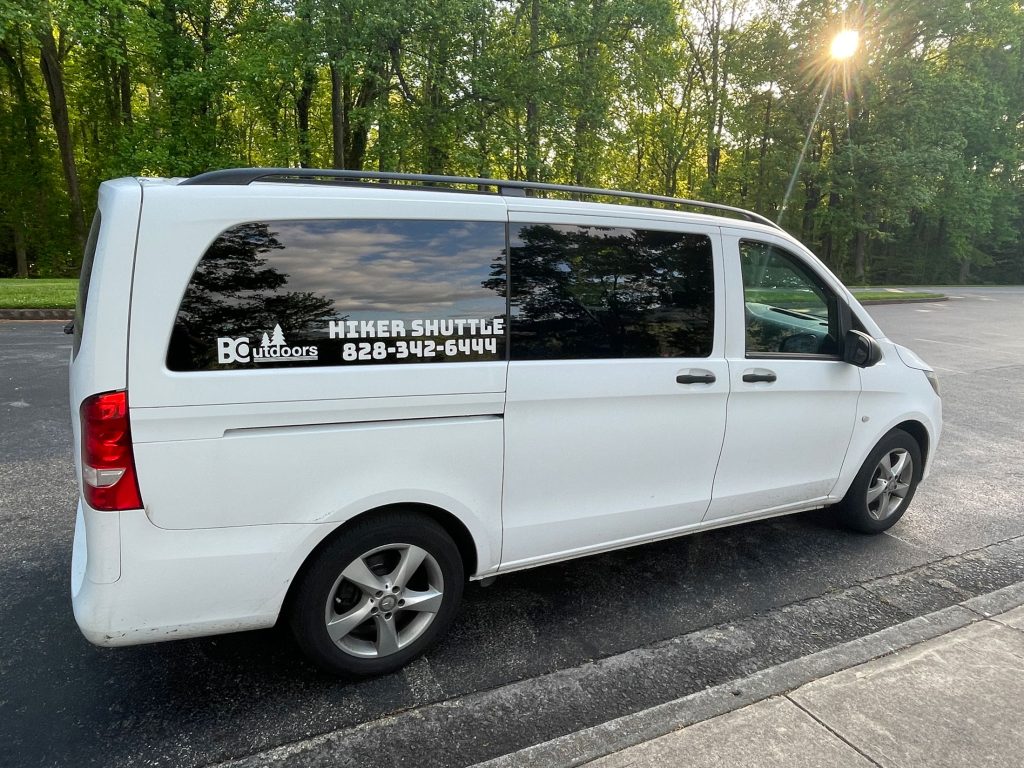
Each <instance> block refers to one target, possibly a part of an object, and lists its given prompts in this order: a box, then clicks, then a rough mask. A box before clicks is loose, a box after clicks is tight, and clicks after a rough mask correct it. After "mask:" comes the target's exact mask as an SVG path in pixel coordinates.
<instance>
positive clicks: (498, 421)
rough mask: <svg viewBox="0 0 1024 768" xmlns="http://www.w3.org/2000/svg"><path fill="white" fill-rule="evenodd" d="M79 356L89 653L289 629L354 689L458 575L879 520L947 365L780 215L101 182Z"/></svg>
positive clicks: (456, 194) (912, 459) (486, 192)
mask: <svg viewBox="0 0 1024 768" xmlns="http://www.w3.org/2000/svg"><path fill="white" fill-rule="evenodd" d="M467 187H468V189H467ZM528 193H529V194H528ZM543 195H546V197H545V196H543ZM566 195H568V196H571V197H573V198H576V199H564V198H565V196H566ZM559 196H561V197H559ZM582 198H587V199H588V200H590V201H589V202H587V201H583V200H582ZM618 198H622V199H624V200H625V201H626V203H627V204H616V203H613V202H609V201H611V200H615V199H618ZM600 201H604V202H600ZM680 208H685V209H691V210H692V209H697V210H699V211H703V213H687V212H681V211H680V210H678V209H680ZM713 214H714V215H713ZM73 350H74V351H73V355H72V359H71V407H72V412H73V414H74V437H75V452H76V459H77V460H78V461H77V464H78V467H79V487H80V491H81V498H80V501H79V505H78V517H77V524H76V528H75V542H74V558H73V563H72V596H73V603H74V611H75V618H76V620H77V622H78V625H79V626H80V627H81V630H82V632H83V633H84V634H85V636H86V637H87V638H88V639H89V640H90V641H92V642H93V643H96V644H99V645H106V646H120V645H129V644H134V643H146V642H153V641H157V640H168V639H172V638H185V637H194V636H198V635H210V634H215V633H222V632H234V631H237V630H249V629H257V628H261V627H270V626H272V625H274V624H276V623H277V622H278V621H285V622H287V623H288V624H289V625H290V627H291V628H292V630H293V631H294V634H295V637H296V639H297V642H298V644H299V645H300V647H301V648H302V650H303V651H304V652H305V653H306V654H307V655H308V656H309V657H310V658H311V659H312V660H313V661H314V662H316V663H317V664H319V665H321V666H322V667H324V668H325V669H327V670H330V671H333V672H336V673H340V674H344V675H349V676H361V675H372V674H379V673H383V672H387V671H390V670H393V669H396V668H398V667H399V666H401V665H402V664H404V663H406V662H408V661H409V660H410V659H412V658H413V657H415V656H417V655H418V654H420V653H422V652H423V651H424V650H425V649H426V648H427V647H428V646H429V645H430V643H431V642H432V641H434V640H435V639H436V638H437V637H438V636H439V635H440V634H441V633H443V632H444V630H445V629H446V628H447V627H448V625H449V623H450V622H451V621H452V619H453V617H454V615H455V613H456V609H457V606H458V603H459V599H460V597H461V595H462V591H463V585H464V583H465V581H466V580H467V578H468V579H469V580H484V579H490V578H491V577H494V576H496V575H498V574H503V573H508V572H511V571H516V570H520V569H523V568H530V567H532V566H537V565H544V564H547V563H553V562H557V561H562V560H567V559H569V558H574V557H579V556H582V555H589V554H593V553H596V552H606V551H608V550H612V549H616V548H619V547H625V546H629V545H633V544H642V543H644V542H651V541H655V540H658V539H665V538H668V537H673V536H680V535H684V534H688V533H694V532H696V531H705V530H708V529H711V528H718V527H721V526H726V525H732V524H735V523H741V522H747V521H750V520H759V519H763V518H768V517H773V516H776V515H785V514H790V513H795V512H802V511H805V510H810V509H816V508H820V507H826V506H834V507H835V508H836V510H837V513H838V515H839V517H840V519H841V520H843V521H844V522H845V523H846V524H847V525H848V526H849V527H851V528H853V529H855V530H857V531H864V532H869V533H877V532H880V531H883V530H885V529H887V528H889V527H890V526H891V525H893V524H894V523H895V522H896V521H897V520H899V519H900V517H901V516H902V515H903V514H904V513H905V512H906V509H907V507H908V505H909V504H910V502H911V500H912V499H913V497H914V491H915V489H916V488H917V485H918V483H919V482H920V480H921V479H922V478H923V477H925V476H926V475H927V473H928V469H929V465H930V463H931V460H932V456H933V454H934V452H935V446H936V443H937V441H938V439H939V432H940V428H941V406H940V400H939V396H938V384H937V382H936V379H935V374H934V373H933V372H932V371H931V370H930V369H929V367H928V366H927V365H926V364H925V363H924V362H922V361H921V359H920V358H918V357H917V356H916V355H915V354H914V353H913V352H911V351H909V350H908V349H906V348H904V347H901V346H898V345H896V344H894V343H893V342H891V341H889V340H888V339H886V337H885V335H884V333H883V332H882V331H881V330H880V329H879V327H878V326H877V325H876V324H875V323H874V322H873V321H872V319H871V317H870V316H869V315H868V314H867V312H865V311H864V309H863V308H862V307H861V306H860V305H859V304H858V302H857V300H856V299H855V298H854V297H853V296H852V295H851V293H850V292H849V291H848V290H847V289H846V288H845V287H844V286H843V285H842V283H841V282H840V281H839V280H838V279H837V278H836V277H835V276H834V275H833V274H832V273H831V272H829V270H828V269H827V268H826V267H825V266H824V265H823V264H822V263H821V262H820V261H819V260H818V259H816V258H815V257H814V256H813V255H812V254H811V253H810V252H809V251H808V250H807V249H806V248H804V247H803V246H802V245H801V244H800V243H799V242H797V240H795V239H794V238H792V237H790V236H789V235H787V234H786V233H785V232H784V231H782V230H781V229H780V228H779V227H778V226H776V225H774V224H773V223H772V222H770V221H768V220H767V219H765V218H763V217H761V216H759V215H757V214H755V213H752V212H749V211H744V210H741V209H736V208H730V207H727V206H722V205H716V204H713V203H704V202H698V201H691V200H677V199H673V198H660V197H657V196H653V195H639V194H631V193H626V192H619V191H609V190H593V189H585V188H575V187H558V186H554V185H545V184H539V183H527V182H513V181H500V180H489V179H467V178H459V177H438V176H414V175H403V174H383V173H369V172H355V171H319V170H302V169H242V170H226V171H215V172H211V173H206V174H203V175H199V176H196V177H194V178H190V179H184V180H182V179H170V180H166V179H165V180H158V179H134V178H132V179H118V180H115V181H108V182H106V183H104V184H103V185H102V186H101V187H100V191H99V206H98V212H97V214H96V217H95V221H94V222H93V225H92V231H91V233H90V235H89V241H88V248H87V253H86V255H85V261H84V264H83V267H82V279H81V284H80V293H79V300H78V311H77V313H76V320H75V324H74V345H73Z"/></svg>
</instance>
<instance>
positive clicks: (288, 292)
mask: <svg viewBox="0 0 1024 768" xmlns="http://www.w3.org/2000/svg"><path fill="white" fill-rule="evenodd" d="M505 274H506V270H505V226H504V224H502V223H501V222H463V221H390V220H388V221H383V220H329V221H325V220H302V221H269V222H248V223H245V224H240V225H238V226H235V227H232V228H231V229H228V230H226V231H225V232H223V233H221V235H220V236H218V237H217V239H216V240H215V241H214V242H213V244H212V245H210V247H209V248H208V249H207V250H206V253H204V254H203V256H202V258H201V259H200V260H199V264H198V265H197V267H196V270H195V272H194V273H193V275H192V279H191V280H190V281H189V284H188V287H187V289H186V290H185V295H184V296H183V298H182V301H181V305H180V307H179V309H178V313H177V317H176V318H175V321H174V328H173V330H172V333H171V341H170V345H169V348H168V352H167V367H168V368H169V369H170V370H172V371H214V370H232V369H256V368H268V367H269V368H277V367H288V368H292V367H304V366H324V365H328V366H348V365H366V364H376V365H380V364H388V363H395V364H401V363H438V362H467V361H489V360H504V359H505V338H506V298H505V293H506V291H505Z"/></svg>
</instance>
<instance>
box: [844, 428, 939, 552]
mask: <svg viewBox="0 0 1024 768" xmlns="http://www.w3.org/2000/svg"><path fill="white" fill-rule="evenodd" d="M923 469H924V465H923V462H922V460H921V449H920V447H919V446H918V444H917V441H916V440H914V438H913V437H911V436H910V435H909V434H907V433H906V432H904V431H903V430H901V429H894V430H893V431H892V432H890V433H889V434H887V435H886V436H885V437H883V438H882V439H881V441H879V443H878V445H876V446H875V449H874V450H873V451H872V452H871V454H870V455H869V456H868V458H867V459H866V460H865V462H864V465H863V466H862V467H861V469H860V472H858V473H857V476H856V477H855V478H854V480H853V483H852V484H851V485H850V489H849V490H848V491H847V492H846V496H845V497H844V498H843V500H842V501H841V502H840V503H839V505H838V511H839V516H840V519H841V520H842V522H843V524H844V525H846V527H848V528H852V529H853V530H855V531H861V532H863V533H881V532H882V531H884V530H887V529H889V528H891V527H892V526H893V525H895V524H896V522H897V521H898V520H899V519H900V518H901V517H903V513H904V512H906V510H907V507H908V506H910V502H911V500H912V499H913V498H914V493H915V492H916V491H917V484H918V482H920V480H921V472H922V470H923Z"/></svg>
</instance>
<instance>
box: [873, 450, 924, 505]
mask: <svg viewBox="0 0 1024 768" xmlns="http://www.w3.org/2000/svg"><path fill="white" fill-rule="evenodd" d="M913 480H914V460H913V458H911V456H910V452H909V451H907V450H905V449H903V448H893V449H892V450H891V451H887V452H886V453H885V454H884V455H883V456H882V458H881V460H880V461H879V462H878V466H877V467H875V471H874V472H872V473H871V482H870V483H868V493H867V505H868V514H869V515H870V516H871V517H872V518H873V519H875V520H885V519H886V518H889V517H891V516H892V515H894V514H896V512H897V511H899V509H900V507H901V506H903V501H904V499H906V497H907V493H909V492H910V485H911V483H912V482H913Z"/></svg>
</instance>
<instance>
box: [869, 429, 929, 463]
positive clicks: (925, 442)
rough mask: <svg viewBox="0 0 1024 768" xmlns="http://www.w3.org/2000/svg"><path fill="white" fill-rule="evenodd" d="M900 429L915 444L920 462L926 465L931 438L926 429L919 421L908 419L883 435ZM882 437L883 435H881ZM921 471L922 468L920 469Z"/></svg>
mask: <svg viewBox="0 0 1024 768" xmlns="http://www.w3.org/2000/svg"><path fill="white" fill-rule="evenodd" d="M896 429H900V430H902V431H904V432H906V433H907V434H908V435H910V436H911V437H912V438H914V440H915V441H916V442H917V447H918V448H920V449H921V461H922V463H923V464H924V465H927V464H928V450H929V443H930V441H931V438H930V437H929V435H928V429H927V428H926V427H925V425H924V424H922V423H921V422H920V421H916V420H914V419H908V420H907V421H901V422H900V423H899V424H897V425H896V426H894V427H893V428H892V429H890V430H889V431H888V432H886V433H885V434H886V435H888V434H889V433H890V432H892V431H893V430H896ZM883 437H884V435H883ZM876 444H877V443H876ZM922 471H923V467H922Z"/></svg>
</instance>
